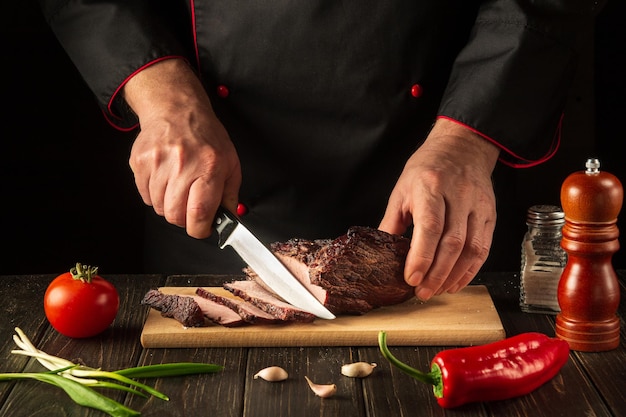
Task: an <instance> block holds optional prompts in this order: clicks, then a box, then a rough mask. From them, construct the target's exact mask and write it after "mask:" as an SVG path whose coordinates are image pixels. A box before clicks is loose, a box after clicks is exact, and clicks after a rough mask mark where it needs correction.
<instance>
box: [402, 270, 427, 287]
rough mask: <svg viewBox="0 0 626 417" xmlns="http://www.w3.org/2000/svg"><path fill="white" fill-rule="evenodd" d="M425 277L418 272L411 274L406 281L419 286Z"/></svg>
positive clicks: (413, 285)
mask: <svg viewBox="0 0 626 417" xmlns="http://www.w3.org/2000/svg"><path fill="white" fill-rule="evenodd" d="M423 279H424V277H423V276H422V274H420V273H417V272H416V273H413V274H411V276H410V277H409V278H408V279H407V280H406V283H407V284H409V285H410V286H412V287H417V286H418V285H420V284H421V283H422V280H423Z"/></svg>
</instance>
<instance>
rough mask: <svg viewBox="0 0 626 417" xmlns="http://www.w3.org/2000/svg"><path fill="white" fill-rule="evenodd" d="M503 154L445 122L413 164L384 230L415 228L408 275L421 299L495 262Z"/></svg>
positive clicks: (393, 195) (440, 121)
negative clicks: (496, 184) (497, 182)
mask: <svg viewBox="0 0 626 417" xmlns="http://www.w3.org/2000/svg"><path fill="white" fill-rule="evenodd" d="M498 155H499V149H498V147H497V146H496V145H494V144H492V143H490V142H488V141H487V140H485V139H483V138H482V137H480V136H478V135H477V134H475V133H473V132H472V131H470V130H469V129H467V128H465V127H464V126H462V125H460V124H457V123H455V122H452V121H449V120H446V119H438V120H437V122H436V123H435V126H434V127H433V129H432V131H431V132H430V134H429V135H428V137H427V139H426V140H425V142H424V143H423V144H422V146H420V148H419V149H418V150H417V151H416V152H415V153H414V154H413V155H412V156H411V157H410V158H409V160H408V161H407V163H406V165H405V167H404V170H403V172H402V174H401V175H400V178H399V179H398V181H397V183H396V185H395V187H394V189H393V191H392V192H391V196H390V198H389V202H388V205H387V209H386V211H385V215H384V217H383V219H382V221H381V223H380V225H379V229H380V230H383V231H386V232H388V233H394V234H403V233H405V232H406V230H407V228H408V227H409V226H410V225H411V224H412V225H413V235H412V238H411V248H410V250H409V253H408V256H407V259H406V265H405V269H404V277H405V280H406V282H407V283H408V284H410V285H412V286H414V287H415V295H416V296H417V298H419V299H420V300H424V301H425V300H428V299H430V298H431V297H432V296H433V295H439V294H441V293H443V292H451V293H452V292H456V291H458V290H460V289H461V288H463V287H465V286H466V285H467V284H469V282H470V281H471V280H472V279H473V278H474V276H475V275H476V274H477V273H478V270H479V269H480V268H481V266H482V265H483V263H484V262H485V260H486V259H487V256H488V254H489V250H490V247H491V242H492V239H493V231H494V229H495V224H496V200H495V194H494V191H493V184H492V181H491V174H492V172H493V169H494V167H495V164H496V162H497V159H498Z"/></svg>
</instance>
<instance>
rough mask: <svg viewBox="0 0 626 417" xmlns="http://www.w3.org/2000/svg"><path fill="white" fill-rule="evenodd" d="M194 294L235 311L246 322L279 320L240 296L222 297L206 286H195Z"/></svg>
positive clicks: (258, 322)
mask: <svg viewBox="0 0 626 417" xmlns="http://www.w3.org/2000/svg"><path fill="white" fill-rule="evenodd" d="M196 294H197V295H198V296H199V297H202V298H205V299H207V300H211V301H213V302H214V303H217V304H220V305H222V306H225V307H227V308H229V309H231V310H233V311H235V312H237V314H238V315H239V316H240V318H241V319H243V321H245V322H246V323H257V324H271V323H276V322H278V321H279V319H277V318H276V317H274V316H272V315H271V314H269V313H266V312H265V311H263V310H261V309H260V308H258V307H256V306H255V305H252V304H250V303H248V302H247V301H245V300H243V299H241V298H232V297H224V296H222V295H219V294H215V293H213V292H211V291H209V290H207V289H206V288H197V289H196Z"/></svg>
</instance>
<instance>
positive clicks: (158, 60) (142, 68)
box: [102, 55, 187, 132]
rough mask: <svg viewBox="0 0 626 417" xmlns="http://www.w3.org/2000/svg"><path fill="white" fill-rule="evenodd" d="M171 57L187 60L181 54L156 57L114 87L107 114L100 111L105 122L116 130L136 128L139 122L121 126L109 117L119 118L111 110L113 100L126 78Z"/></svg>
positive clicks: (127, 130) (128, 130)
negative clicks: (129, 125)
mask: <svg viewBox="0 0 626 417" xmlns="http://www.w3.org/2000/svg"><path fill="white" fill-rule="evenodd" d="M173 58H180V59H183V60H185V61H187V58H185V57H183V56H178V55H170V56H162V57H160V58H158V59H155V60H154V61H150V62H148V63H147V64H145V65H142V66H141V67H139V68H137V70H136V71H134V72H133V73H132V74H130V75H129V76H128V77H127V78H126V79H125V80H124V81H123V82H122V83H121V84H120V85H119V86H118V87H117V88H116V89H115V92H114V93H113V95H112V96H111V101H109V104H108V105H107V110H108V114H107V112H105V111H104V110H103V111H102V113H104V117H105V119H106V120H107V122H109V124H110V125H112V126H113V127H114V128H116V129H117V130H120V131H122V132H130V131H131V130H133V129H135V128H137V126H139V124H135V125H133V126H131V127H121V126H119V125H117V124H116V123H115V121H114V120H111V118H110V117H109V115H111V116H114V117H115V118H116V119H119V120H121V119H122V118H121V117H117V116H115V113H114V112H113V102H114V101H115V97H117V95H118V94H119V93H120V91H122V88H123V87H124V86H125V85H126V83H127V82H128V80H130V79H131V78H133V77H134V76H135V74H138V73H139V72H141V71H142V70H144V69H146V68H148V67H149V66H151V65H154V64H156V63H157V62H161V61H164V60H166V59H173Z"/></svg>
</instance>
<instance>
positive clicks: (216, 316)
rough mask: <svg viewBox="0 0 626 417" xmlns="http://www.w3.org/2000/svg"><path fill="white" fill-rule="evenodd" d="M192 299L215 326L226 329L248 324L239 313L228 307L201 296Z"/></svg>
mask: <svg viewBox="0 0 626 417" xmlns="http://www.w3.org/2000/svg"><path fill="white" fill-rule="evenodd" d="M192 298H193V299H194V300H195V302H196V303H198V305H199V306H200V309H201V310H202V313H203V314H204V316H205V317H207V318H208V319H209V320H211V321H212V322H213V323H215V324H220V325H222V326H224V327H238V326H242V325H244V324H247V323H246V321H244V319H243V318H242V317H241V316H240V315H239V313H237V312H236V311H234V310H233V309H231V308H229V307H228V306H225V305H223V304H219V303H216V302H215V301H212V300H209V299H206V298H204V297H201V296H199V295H194V296H192Z"/></svg>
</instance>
